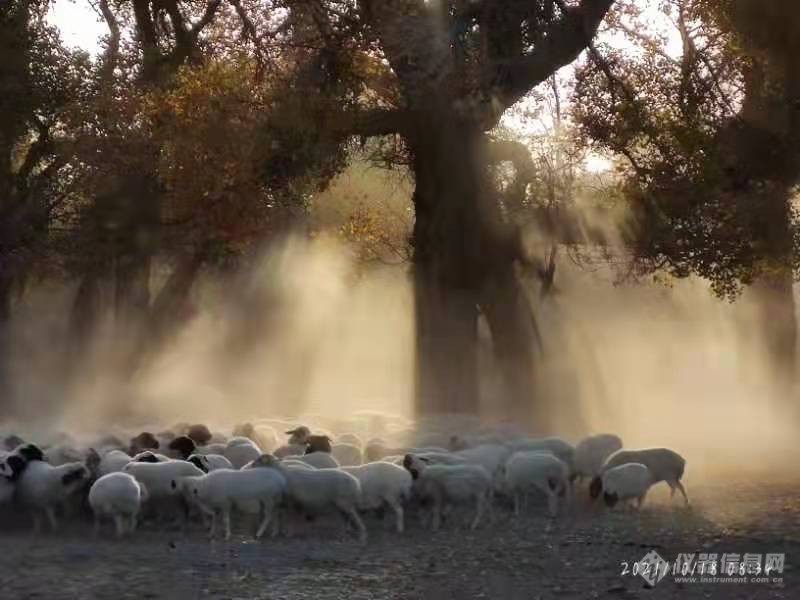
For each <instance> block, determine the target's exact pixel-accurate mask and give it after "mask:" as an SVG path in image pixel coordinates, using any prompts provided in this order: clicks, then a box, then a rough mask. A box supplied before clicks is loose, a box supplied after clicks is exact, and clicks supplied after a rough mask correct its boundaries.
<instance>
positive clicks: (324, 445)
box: [306, 435, 333, 454]
mask: <svg viewBox="0 0 800 600" xmlns="http://www.w3.org/2000/svg"><path fill="white" fill-rule="evenodd" d="M332 450H333V445H332V444H331V438H330V437H328V436H327V435H310V436H308V438H306V454H310V453H312V452H327V453H329V454H330V453H331V452H332Z"/></svg>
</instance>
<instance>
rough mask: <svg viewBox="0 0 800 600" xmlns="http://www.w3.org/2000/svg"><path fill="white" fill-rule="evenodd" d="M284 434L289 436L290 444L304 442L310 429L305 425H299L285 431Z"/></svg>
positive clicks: (309, 433) (306, 440)
mask: <svg viewBox="0 0 800 600" xmlns="http://www.w3.org/2000/svg"><path fill="white" fill-rule="evenodd" d="M286 435H288V436H290V437H289V443H290V444H305V443H307V442H308V438H309V436H310V435H311V430H310V429H309V428H308V427H306V426H305V425H300V427H297V428H295V429H291V430H289V431H287V432H286Z"/></svg>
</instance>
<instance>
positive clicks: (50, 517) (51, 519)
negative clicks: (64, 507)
mask: <svg viewBox="0 0 800 600" xmlns="http://www.w3.org/2000/svg"><path fill="white" fill-rule="evenodd" d="M44 514H45V515H46V516H47V522H48V523H49V524H50V530H51V531H56V530H57V529H58V522H57V521H56V511H55V509H54V508H53V507H52V506H48V507H47V508H45V509H44Z"/></svg>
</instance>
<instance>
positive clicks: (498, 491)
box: [0, 411, 689, 542]
mask: <svg viewBox="0 0 800 600" xmlns="http://www.w3.org/2000/svg"><path fill="white" fill-rule="evenodd" d="M303 422H305V423H306V424H301V422H299V421H297V420H282V419H261V420H257V421H254V422H252V423H245V424H240V425H237V426H235V427H233V428H232V431H231V435H224V434H222V433H220V432H216V431H215V432H212V431H211V430H209V428H208V427H206V426H205V425H188V424H178V425H175V426H173V427H171V428H169V429H164V430H162V431H160V432H159V433H155V434H154V433H151V432H149V431H144V432H141V433H139V434H137V435H135V436H131V434H130V433H129V432H128V433H126V432H123V431H115V432H113V433H105V434H103V435H99V436H95V439H85V441H84V443H80V442H78V441H77V440H75V439H73V438H72V437H70V436H68V435H65V434H60V435H59V436H56V437H54V438H53V439H50V440H36V441H30V440H29V439H27V438H23V437H20V436H19V435H17V434H16V433H13V432H11V431H5V432H2V435H0V439H2V441H3V447H4V448H5V450H2V449H0V511H2V512H6V513H7V512H8V511H21V512H25V513H29V514H30V515H31V516H32V517H33V524H34V531H35V532H39V531H40V529H41V526H42V518H43V517H45V518H46V519H47V521H48V522H49V525H50V527H51V528H52V529H53V530H55V529H56V527H57V521H58V518H59V515H60V516H62V518H79V517H80V516H81V515H82V514H83V513H84V512H85V513H87V514H88V513H89V512H91V514H92V515H93V518H94V525H95V535H97V534H98V532H99V530H100V527H101V523H102V522H103V521H109V520H110V521H112V522H113V523H114V525H115V528H116V533H117V535H118V536H123V535H125V534H126V533H132V532H133V531H135V529H136V527H137V524H138V523H139V521H140V520H142V519H148V520H149V519H152V520H153V521H155V522H158V523H164V524H166V523H168V522H170V521H172V520H174V521H175V522H176V523H177V525H179V526H180V528H181V529H182V530H185V528H186V527H187V526H188V525H189V524H191V523H196V522H197V523H203V524H204V525H205V526H206V527H208V529H209V535H210V536H211V537H212V538H213V537H214V536H215V535H216V532H217V529H218V526H219V522H218V521H219V519H220V518H221V520H222V527H223V528H224V535H225V539H229V538H230V536H231V519H232V516H234V515H235V516H237V517H244V516H247V515H253V516H257V528H256V530H255V537H256V538H260V537H262V536H263V535H264V534H265V533H267V532H268V530H269V533H270V534H271V535H272V536H275V535H277V534H279V533H283V534H284V535H291V529H292V527H293V526H297V525H298V523H301V522H302V523H304V526H309V527H310V526H313V525H311V524H309V522H311V523H313V521H314V519H316V517H317V516H318V515H322V514H324V513H328V512H335V513H339V514H340V515H341V516H342V517H343V519H344V521H345V525H346V527H349V528H352V529H353V530H354V531H355V532H356V534H357V536H358V539H359V540H360V541H361V542H365V541H366V538H367V529H366V527H365V525H364V521H363V516H364V514H365V513H368V512H378V513H380V514H382V513H383V511H384V510H386V509H390V510H391V511H392V513H393V514H394V527H395V528H396V530H397V532H398V533H402V532H403V531H404V528H405V516H406V513H407V512H413V513H418V514H419V516H420V520H421V522H423V524H425V525H426V526H429V527H430V528H431V529H433V530H434V531H435V530H438V529H439V528H440V527H441V524H442V521H443V519H444V518H446V517H447V515H448V513H449V512H450V511H451V509H453V508H454V507H458V506H467V508H468V509H469V510H473V511H474V515H473V516H471V523H470V527H471V528H472V529H475V528H477V527H478V526H479V525H480V523H481V520H482V519H483V518H484V515H486V514H487V513H489V514H491V511H493V510H494V509H495V508H496V505H498V504H501V503H502V502H503V501H504V500H505V501H506V502H507V503H508V504H510V505H512V506H513V511H514V514H515V515H519V514H520V512H521V511H522V510H523V509H524V508H525V507H524V506H523V505H524V503H525V501H526V499H527V497H528V495H529V494H530V493H531V492H535V493H538V494H539V495H540V496H541V495H543V496H544V497H545V498H546V500H547V508H548V514H549V515H550V516H551V517H556V516H557V515H558V513H559V510H562V511H563V510H565V509H567V508H568V507H569V506H570V505H571V504H572V503H573V502H574V494H575V489H576V486H578V485H581V484H582V481H583V480H586V479H588V480H590V482H589V493H590V497H591V498H592V499H596V498H598V497H600V496H602V497H603V499H604V500H605V504H607V505H608V506H610V507H612V508H613V507H614V506H615V505H616V504H618V503H620V504H622V505H625V504H630V505H631V506H634V507H635V508H637V509H638V508H640V507H641V505H642V502H643V501H644V498H645V495H646V494H647V491H648V489H649V488H650V487H651V486H652V485H654V484H656V483H658V482H661V481H664V482H666V483H667V484H668V485H669V486H670V488H671V491H672V494H673V495H674V493H675V491H676V490H678V491H680V492H681V494H682V495H683V498H684V500H685V502H686V505H687V506H688V503H689V500H688V497H687V496H686V491H685V489H684V487H683V485H682V484H681V478H682V476H683V472H684V467H685V461H684V459H683V458H682V457H681V456H680V455H679V454H677V453H676V452H674V451H672V450H669V449H666V448H650V449H644V450H625V449H622V440H621V439H620V438H619V437H618V436H616V435H613V434H599V435H593V436H590V437H587V438H585V439H583V440H581V441H580V442H578V443H577V444H576V445H575V446H573V445H571V444H570V443H568V442H567V441H565V440H563V439H561V438H558V437H543V438H532V437H528V436H526V435H525V434H524V432H522V431H520V430H519V429H518V428H515V427H513V426H510V425H508V424H496V425H492V426H485V425H484V426H481V425H480V424H479V423H476V422H475V421H474V420H472V419H467V418H465V417H459V416H450V417H447V418H440V419H433V418H430V419H425V420H420V421H416V422H412V421H409V420H407V419H403V418H401V417H397V416H393V415H387V414H383V413H378V412H368V411H364V412H363V413H356V414H355V415H353V416H352V417H350V418H348V419H345V420H339V421H336V422H332V421H330V420H325V419H323V418H322V417H318V416H317V417H312V416H308V417H306V418H304V421H303ZM307 424H312V426H313V428H314V431H313V432H312V429H311V428H309V427H308V426H307ZM334 431H336V432H339V433H336V434H335V433H333V432H334ZM345 431H346V432H347V433H345ZM284 432H285V434H284ZM456 432H457V433H456ZM283 435H285V436H288V438H283V439H282V437H283ZM126 439H127V440H129V441H128V442H125V441H124V440H126ZM44 441H49V443H47V444H45V443H44ZM37 442H42V443H41V444H40V445H37ZM471 514H472V513H471ZM299 517H300V519H299Z"/></svg>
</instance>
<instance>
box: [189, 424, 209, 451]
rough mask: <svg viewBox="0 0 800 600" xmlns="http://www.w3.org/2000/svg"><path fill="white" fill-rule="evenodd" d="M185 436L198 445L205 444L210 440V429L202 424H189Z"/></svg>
mask: <svg viewBox="0 0 800 600" xmlns="http://www.w3.org/2000/svg"><path fill="white" fill-rule="evenodd" d="M186 436H187V437H188V438H189V439H191V440H192V441H193V442H194V443H195V444H197V445H198V446H205V445H206V444H208V443H209V442H210V441H211V437H212V436H211V431H210V430H209V429H208V427H206V426H205V425H202V424H199V423H198V424H196V425H190V426H189V428H188V429H187V430H186Z"/></svg>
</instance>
